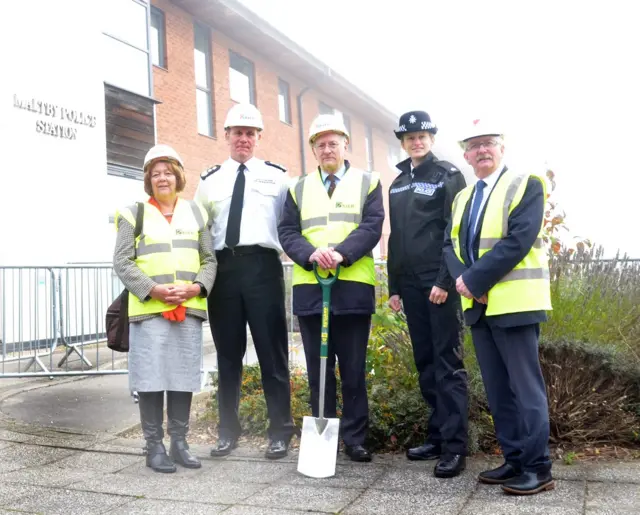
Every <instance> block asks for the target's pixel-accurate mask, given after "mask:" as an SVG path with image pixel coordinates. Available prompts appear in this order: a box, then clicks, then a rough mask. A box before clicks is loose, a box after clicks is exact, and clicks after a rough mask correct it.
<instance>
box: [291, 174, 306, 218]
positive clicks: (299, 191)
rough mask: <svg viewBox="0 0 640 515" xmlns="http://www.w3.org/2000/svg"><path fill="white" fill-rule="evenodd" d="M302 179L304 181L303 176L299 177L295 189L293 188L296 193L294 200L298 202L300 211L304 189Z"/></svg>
mask: <svg viewBox="0 0 640 515" xmlns="http://www.w3.org/2000/svg"><path fill="white" fill-rule="evenodd" d="M307 177H309V176H308V175H307ZM304 181H305V179H304V178H302V179H299V180H298V183H297V184H296V187H295V189H294V190H293V191H295V193H296V199H295V200H296V204H298V209H299V210H300V211H302V191H303V190H304Z"/></svg>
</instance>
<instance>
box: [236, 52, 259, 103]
mask: <svg viewBox="0 0 640 515" xmlns="http://www.w3.org/2000/svg"><path fill="white" fill-rule="evenodd" d="M236 66H237V67H236ZM245 66H246V67H248V72H246V71H244V70H242V69H239V68H242V67H245ZM229 69H230V70H231V69H233V70H234V71H236V72H238V73H241V74H242V75H244V76H246V77H247V78H248V79H249V103H250V104H253V105H254V106H256V107H258V104H257V98H256V97H257V94H256V66H255V64H254V62H253V61H251V60H250V59H247V58H246V57H244V56H243V55H241V54H239V53H238V52H236V51H234V50H231V49H229ZM231 89H232V88H231V74H229V97H230V98H231V100H233V101H234V102H238V103H240V101H239V100H236V99H235V98H233V92H232V91H231Z"/></svg>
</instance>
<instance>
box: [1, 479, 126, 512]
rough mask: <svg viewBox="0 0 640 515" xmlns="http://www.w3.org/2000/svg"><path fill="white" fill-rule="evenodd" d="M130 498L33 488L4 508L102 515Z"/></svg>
mask: <svg viewBox="0 0 640 515" xmlns="http://www.w3.org/2000/svg"><path fill="white" fill-rule="evenodd" d="M130 500H131V498H130V497H125V496H120V495H108V494H99V493H93V492H76V491H73V490H64V489H52V488H42V487H38V486H34V487H31V488H30V491H29V492H28V493H27V494H26V495H24V496H22V497H21V498H20V499H18V500H15V501H12V502H10V503H6V504H5V506H4V508H5V509H10V510H16V511H27V512H36V513H46V514H47V515H49V514H52V515H58V514H59V515H89V514H94V513H95V514H98V513H104V512H106V511H108V510H110V509H112V508H116V507H118V506H121V505H123V504H126V503H127V502H129V501H130Z"/></svg>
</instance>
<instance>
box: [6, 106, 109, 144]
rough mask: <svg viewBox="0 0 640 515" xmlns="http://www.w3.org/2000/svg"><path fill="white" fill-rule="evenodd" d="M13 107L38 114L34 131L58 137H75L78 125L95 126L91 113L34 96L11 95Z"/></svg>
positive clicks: (94, 119)
mask: <svg viewBox="0 0 640 515" xmlns="http://www.w3.org/2000/svg"><path fill="white" fill-rule="evenodd" d="M13 107H15V108H17V109H24V110H25V111H29V112H32V113H34V114H36V115H39V116H40V117H41V118H38V119H37V120H36V132H37V133H39V134H46V135H48V136H53V137H56V138H60V139H68V140H75V139H77V137H78V126H84V127H89V128H94V127H95V126H96V117H95V116H93V115H91V114H88V113H85V112H82V111H78V110H76V109H71V108H69V107H65V106H60V105H56V104H51V103H49V102H44V101H42V100H38V99H36V98H30V99H23V98H20V97H19V96H18V95H13ZM70 124H71V125H70Z"/></svg>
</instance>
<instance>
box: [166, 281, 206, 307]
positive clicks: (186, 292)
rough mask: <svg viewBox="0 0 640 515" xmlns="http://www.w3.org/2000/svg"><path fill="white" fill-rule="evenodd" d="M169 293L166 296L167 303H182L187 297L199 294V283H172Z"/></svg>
mask: <svg viewBox="0 0 640 515" xmlns="http://www.w3.org/2000/svg"><path fill="white" fill-rule="evenodd" d="M170 287H171V288H172V290H171V295H170V296H169V297H168V299H167V302H168V304H182V303H183V302H186V301H188V300H189V299H191V298H193V297H196V296H197V295H200V285H198V284H172V285H171V286H170Z"/></svg>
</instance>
